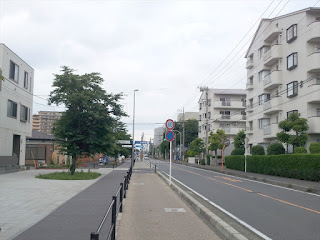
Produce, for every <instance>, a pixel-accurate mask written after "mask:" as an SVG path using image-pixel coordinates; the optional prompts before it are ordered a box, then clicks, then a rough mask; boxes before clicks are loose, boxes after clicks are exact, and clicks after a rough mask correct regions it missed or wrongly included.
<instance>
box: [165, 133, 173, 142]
mask: <svg viewBox="0 0 320 240" xmlns="http://www.w3.org/2000/svg"><path fill="white" fill-rule="evenodd" d="M166 139H167V141H168V142H172V141H173V139H174V132H172V131H167V132H166Z"/></svg>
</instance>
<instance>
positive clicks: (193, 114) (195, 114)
mask: <svg viewBox="0 0 320 240" xmlns="http://www.w3.org/2000/svg"><path fill="white" fill-rule="evenodd" d="M197 118H198V112H185V113H184V120H185V121H186V120H189V119H197ZM177 121H178V122H183V113H179V114H178V117H177Z"/></svg>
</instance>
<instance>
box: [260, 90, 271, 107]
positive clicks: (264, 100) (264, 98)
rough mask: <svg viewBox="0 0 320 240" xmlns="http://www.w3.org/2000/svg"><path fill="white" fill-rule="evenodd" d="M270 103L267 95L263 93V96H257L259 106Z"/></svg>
mask: <svg viewBox="0 0 320 240" xmlns="http://www.w3.org/2000/svg"><path fill="white" fill-rule="evenodd" d="M268 101H270V94H269V93H267V94H266V93H264V94H261V95H259V105H261V104H263V103H265V102H268Z"/></svg>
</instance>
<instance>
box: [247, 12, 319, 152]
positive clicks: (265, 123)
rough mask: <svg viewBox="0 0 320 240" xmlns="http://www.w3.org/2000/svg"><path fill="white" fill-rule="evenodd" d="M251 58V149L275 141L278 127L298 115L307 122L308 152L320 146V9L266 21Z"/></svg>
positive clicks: (249, 122) (248, 116)
mask: <svg viewBox="0 0 320 240" xmlns="http://www.w3.org/2000/svg"><path fill="white" fill-rule="evenodd" d="M246 58H247V65H246V68H247V77H248V82H247V87H246V90H247V105H248V108H247V132H246V133H247V137H248V139H249V141H248V144H249V148H251V147H252V146H253V145H257V144H260V145H262V146H264V147H265V148H267V146H268V145H269V144H270V143H272V142H274V141H276V140H277V136H276V134H277V133H278V132H279V131H280V130H279V128H278V123H279V122H280V121H282V120H285V119H286V118H287V117H288V116H289V115H290V113H293V112H298V113H300V114H301V117H303V118H307V119H308V124H309V127H310V129H309V130H308V136H309V141H308V143H307V146H306V147H308V146H309V145H310V143H311V142H316V141H318V142H319V141H320V75H319V73H320V8H307V9H304V10H300V11H296V12H293V13H290V14H286V15H283V16H279V17H276V18H273V19H262V20H261V22H260V25H259V27H258V29H257V31H256V33H255V36H254V38H253V40H252V42H251V45H250V46H249V49H248V51H247V53H246ZM288 150H289V152H290V151H292V147H291V148H290V149H288Z"/></svg>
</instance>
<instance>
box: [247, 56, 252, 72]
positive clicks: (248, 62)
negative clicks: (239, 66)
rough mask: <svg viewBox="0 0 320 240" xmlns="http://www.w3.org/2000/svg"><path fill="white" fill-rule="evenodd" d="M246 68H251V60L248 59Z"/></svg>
mask: <svg viewBox="0 0 320 240" xmlns="http://www.w3.org/2000/svg"><path fill="white" fill-rule="evenodd" d="M246 68H247V69H251V68H253V59H250V58H249V59H248V61H247V66H246Z"/></svg>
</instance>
